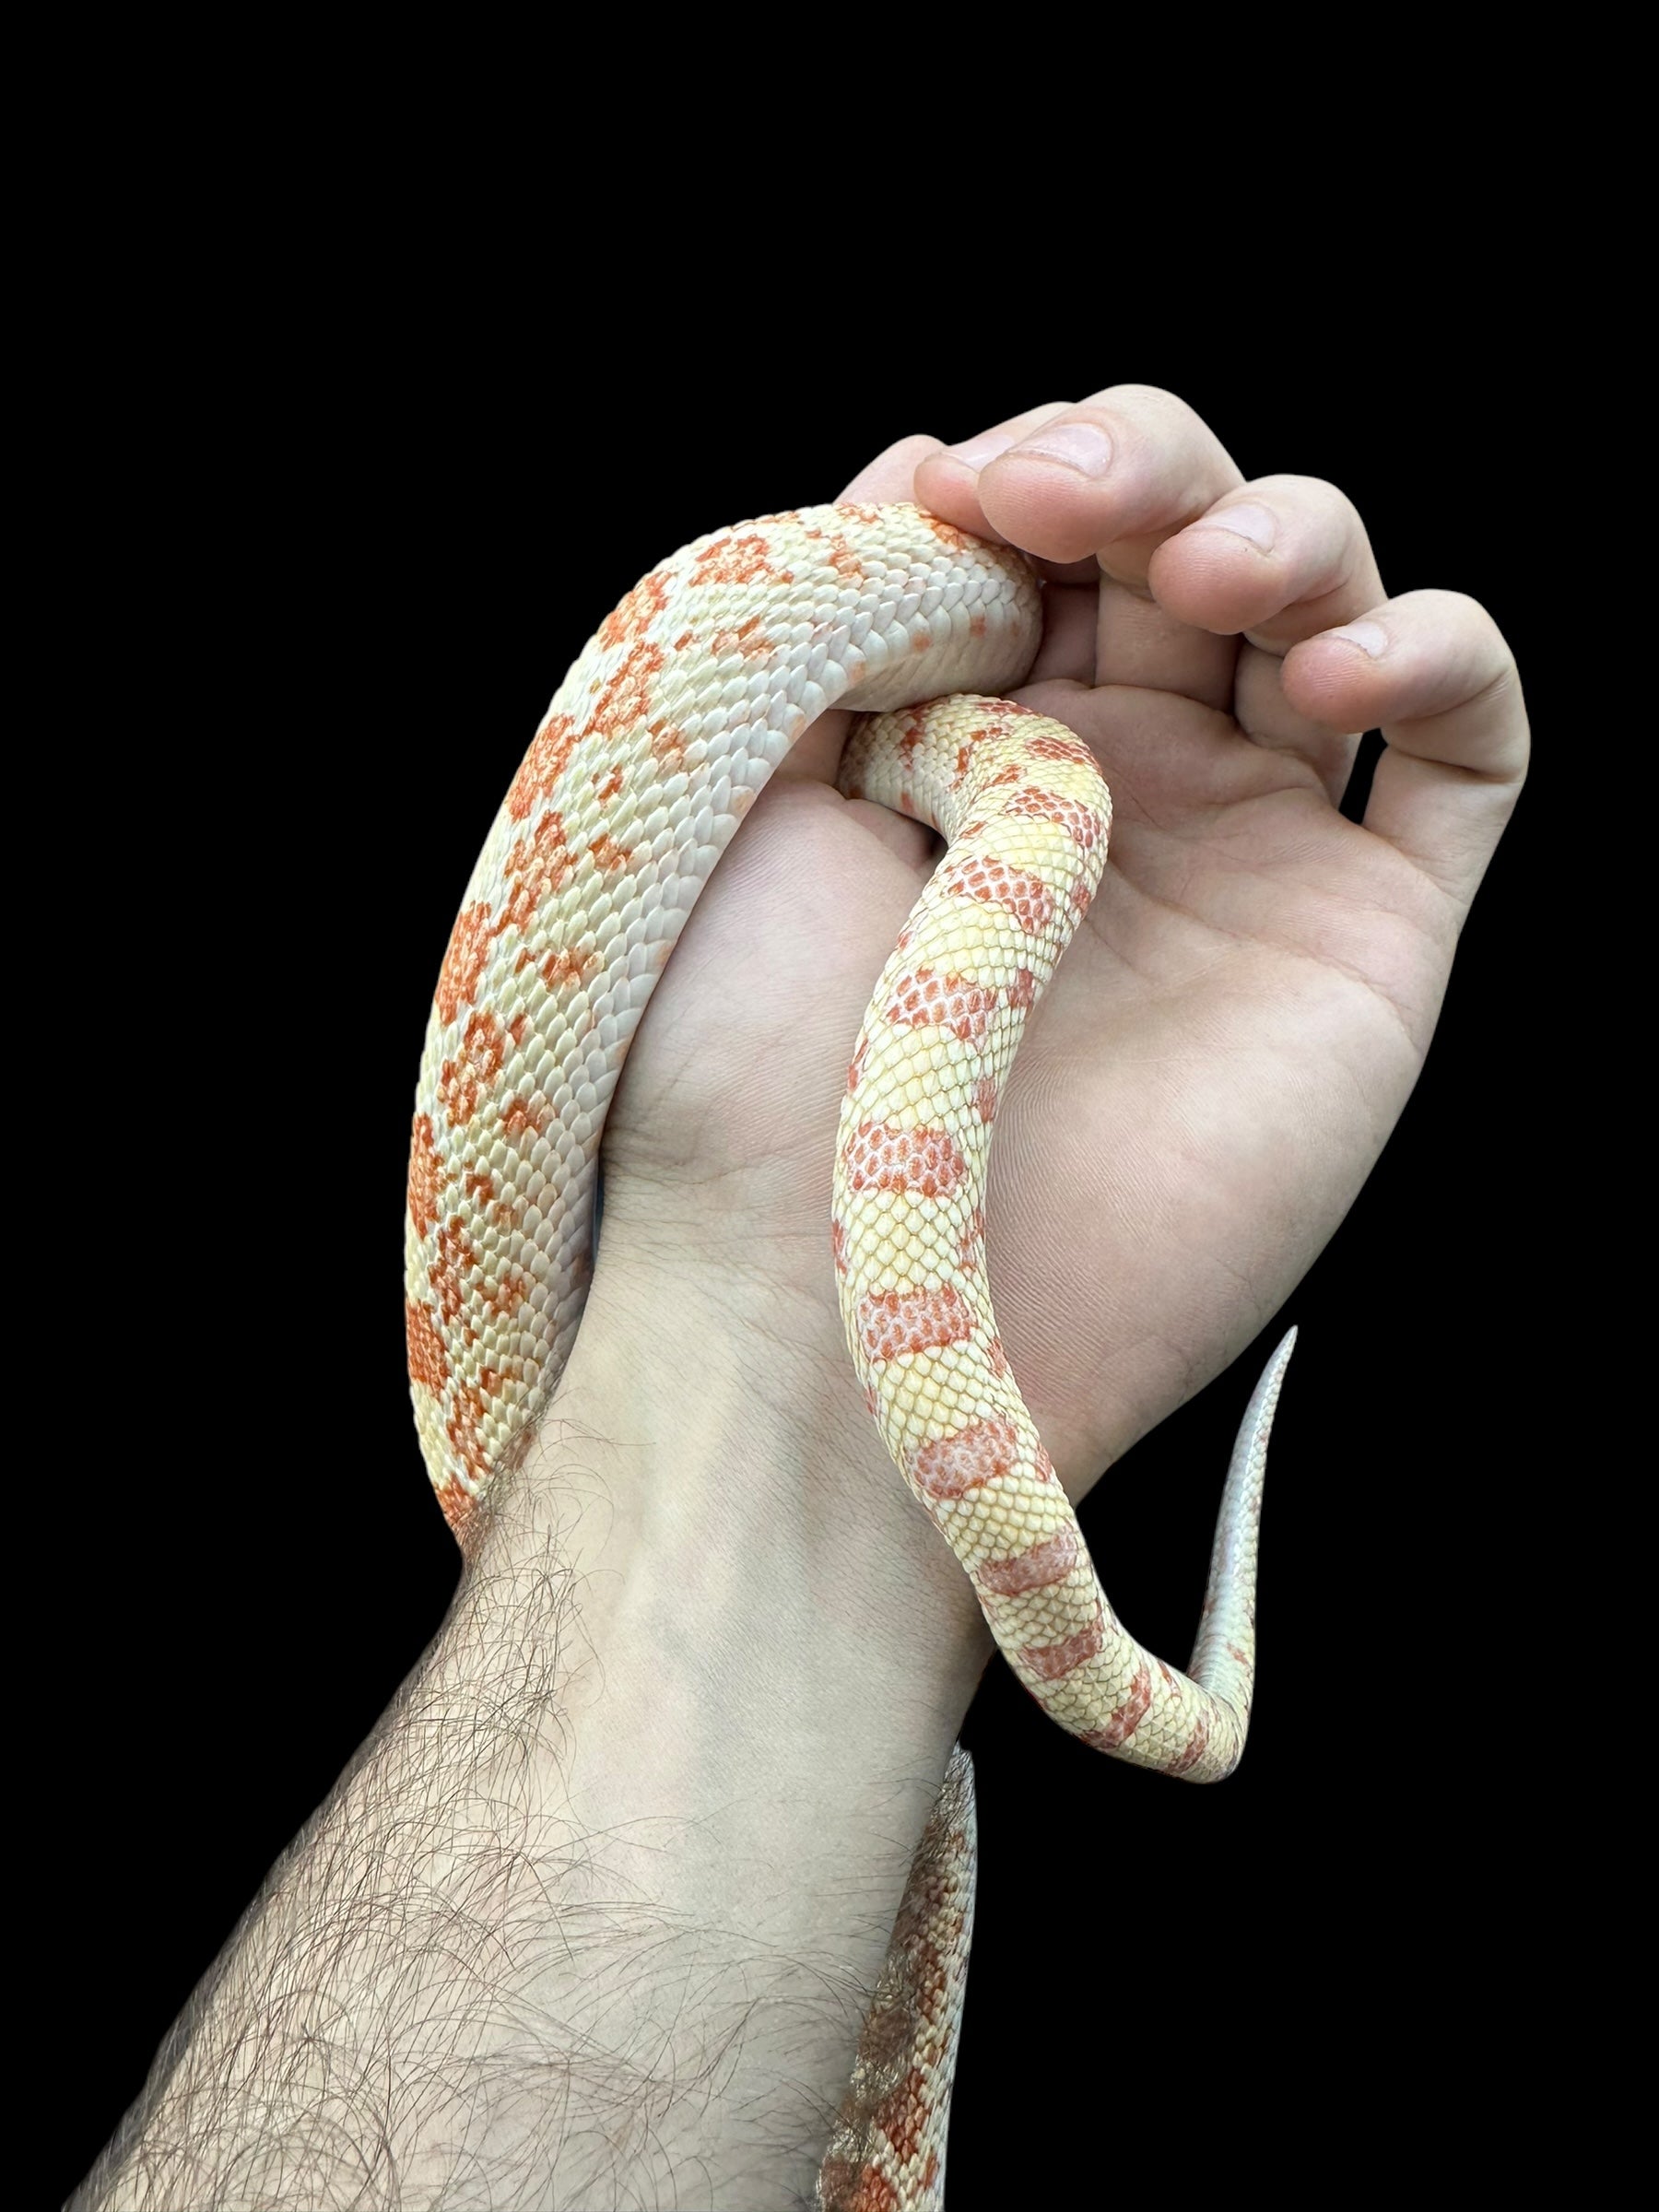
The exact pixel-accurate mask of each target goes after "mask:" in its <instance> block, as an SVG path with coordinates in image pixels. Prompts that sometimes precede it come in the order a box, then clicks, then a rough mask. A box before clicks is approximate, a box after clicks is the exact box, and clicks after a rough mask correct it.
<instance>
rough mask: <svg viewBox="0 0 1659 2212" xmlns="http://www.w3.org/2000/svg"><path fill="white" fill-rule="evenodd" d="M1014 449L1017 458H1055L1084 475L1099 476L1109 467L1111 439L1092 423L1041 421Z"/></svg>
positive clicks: (1034, 459) (1110, 464) (1047, 459)
mask: <svg viewBox="0 0 1659 2212" xmlns="http://www.w3.org/2000/svg"><path fill="white" fill-rule="evenodd" d="M1014 450H1015V451H1016V452H1017V453H1018V454H1019V456H1020V458H1021V460H1033V461H1058V462H1060V463H1062V464H1063V465H1064V466H1065V467H1066V468H1075V469H1077V471H1078V472H1079V474H1081V475H1083V476H1086V477H1103V476H1104V475H1105V474H1106V471H1107V470H1108V469H1109V468H1110V467H1111V466H1112V441H1111V439H1110V438H1108V437H1107V435H1106V433H1105V431H1104V430H1103V429H1100V426H1099V425H1098V424H1097V423H1092V422H1050V423H1045V424H1044V425H1043V427H1042V429H1040V430H1034V431H1033V432H1032V434H1031V435H1030V437H1029V438H1022V439H1021V440H1020V441H1019V444H1018V446H1017V447H1016V448H1015V449H1014Z"/></svg>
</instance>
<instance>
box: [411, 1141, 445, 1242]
mask: <svg viewBox="0 0 1659 2212" xmlns="http://www.w3.org/2000/svg"><path fill="white" fill-rule="evenodd" d="M442 1192H443V1162H442V1160H441V1159H440V1158H439V1155H438V1146H437V1141H436V1136H435V1133H434V1131H433V1128H432V1117H431V1115H430V1114H429V1113H418V1114H417V1115H416V1116H415V1126H414V1129H413V1131H412V1132H411V1135H410V1138H409V1218H410V1219H411V1220H412V1221H413V1222H414V1224H415V1230H416V1233H417V1235H418V1236H422V1237H424V1236H425V1234H426V1232H427V1230H429V1229H430V1228H431V1226H432V1224H433V1223H434V1222H435V1221H436V1220H437V1218H438V1201H439V1199H440V1197H441V1194H442Z"/></svg>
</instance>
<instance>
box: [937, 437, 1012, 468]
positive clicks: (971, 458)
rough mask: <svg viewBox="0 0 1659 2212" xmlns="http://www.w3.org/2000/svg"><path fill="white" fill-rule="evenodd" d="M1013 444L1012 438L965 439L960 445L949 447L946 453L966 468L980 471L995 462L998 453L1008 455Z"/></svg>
mask: <svg viewBox="0 0 1659 2212" xmlns="http://www.w3.org/2000/svg"><path fill="white" fill-rule="evenodd" d="M1013 442H1014V441H1013V439H1012V438H964V439H963V441H962V442H961V444H960V445H947V447H946V448H945V452H946V454H947V456H948V458H949V459H951V460H952V461H959V462H960V463H961V464H962V466H963V467H964V468H972V469H980V468H983V467H985V466H986V465H987V464H988V463H989V462H992V461H994V460H995V458H996V456H997V454H998V453H1006V452H1007V450H1008V448H1009V447H1010V446H1011V445H1012V444H1013Z"/></svg>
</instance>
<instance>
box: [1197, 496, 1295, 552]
mask: <svg viewBox="0 0 1659 2212" xmlns="http://www.w3.org/2000/svg"><path fill="white" fill-rule="evenodd" d="M1192 527H1193V529H1194V530H1225V531H1227V532H1229V533H1230V535H1232V536H1234V537H1247V538H1248V539H1249V540H1250V542H1251V544H1252V545H1253V546H1260V547H1261V548H1262V550H1263V551H1264V552H1265V551H1266V550H1267V548H1268V547H1269V546H1271V545H1272V543H1273V539H1274V534H1275V532H1276V531H1277V528H1278V524H1277V520H1276V519H1275V517H1274V516H1273V515H1271V514H1269V513H1268V512H1267V510H1266V508H1265V507H1253V506H1251V505H1249V504H1248V503H1246V502H1241V504H1240V505H1239V506H1237V507H1222V508H1218V510H1217V512H1215V513H1214V514H1206V515H1204V516H1202V517H1201V518H1200V519H1199V520H1198V521H1197V522H1195V523H1194V524H1193V525H1192Z"/></svg>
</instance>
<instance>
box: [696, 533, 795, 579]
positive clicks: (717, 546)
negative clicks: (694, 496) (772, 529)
mask: <svg viewBox="0 0 1659 2212" xmlns="http://www.w3.org/2000/svg"><path fill="white" fill-rule="evenodd" d="M766 578H771V579H774V580H775V581H776V582H779V583H793V582H794V573H793V571H790V570H788V569H775V568H773V566H772V562H771V546H770V545H769V544H768V543H767V541H766V539H765V538H763V537H762V536H761V535H760V534H759V531H758V530H757V531H748V532H746V533H745V535H743V536H741V537H738V536H735V535H733V534H732V533H731V532H729V531H728V532H726V533H724V535H721V536H719V537H713V538H711V539H710V540H709V543H708V544H707V545H706V546H705V547H703V549H702V551H701V552H700V554H698V556H697V558H696V559H695V561H694V562H693V564H692V573H691V581H692V582H694V583H759V582H761V581H762V580H763V579H766Z"/></svg>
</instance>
